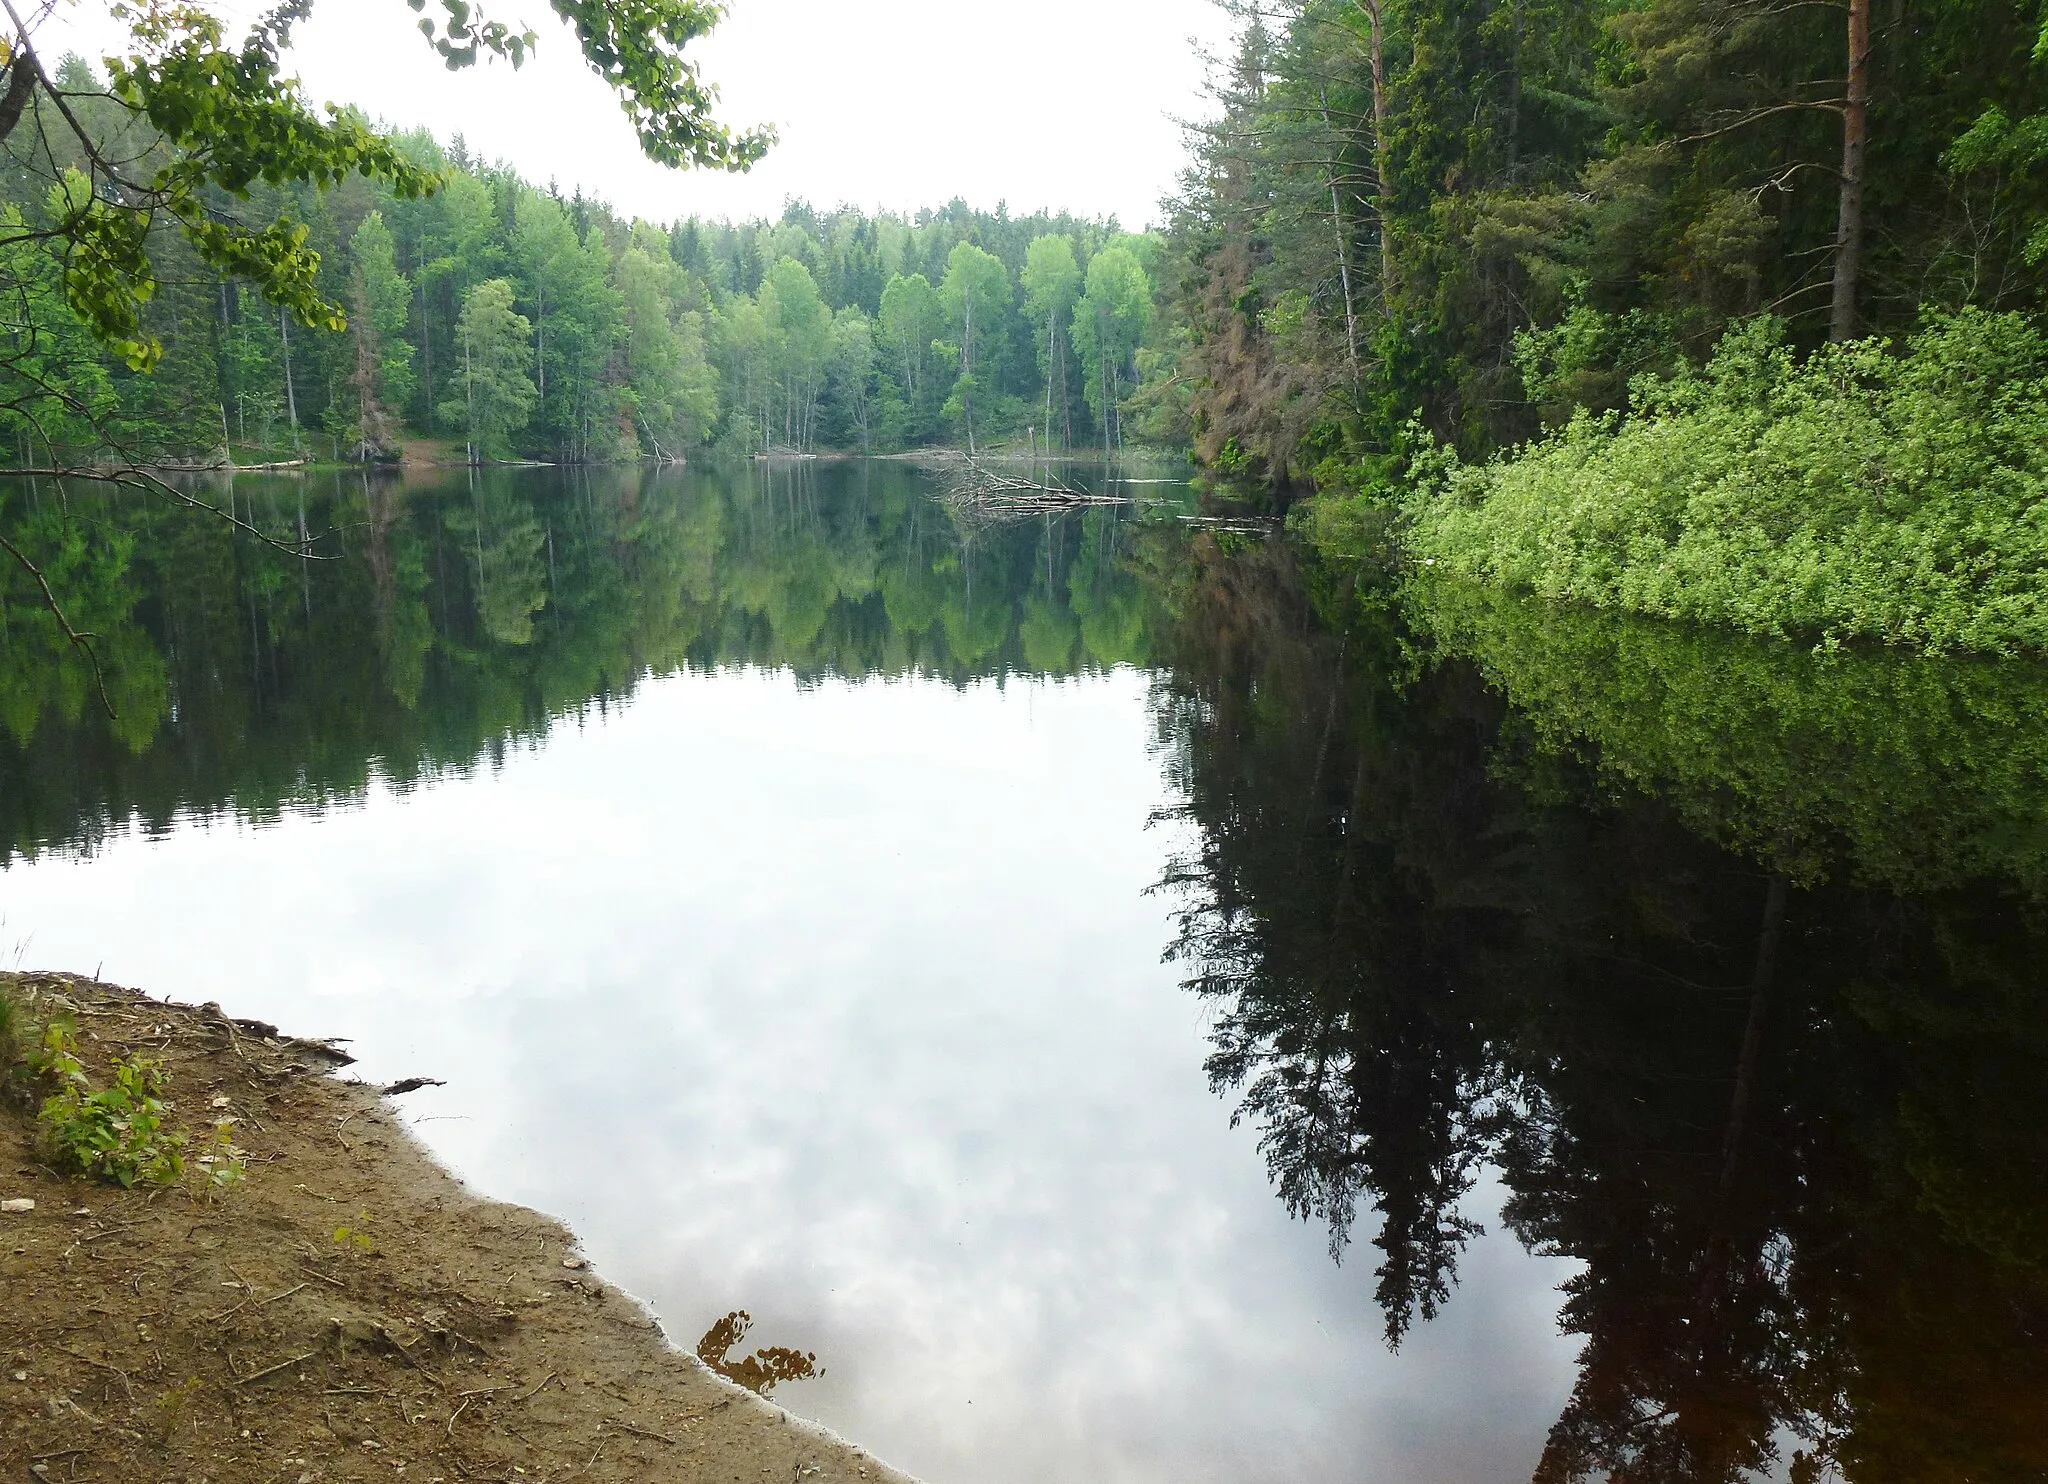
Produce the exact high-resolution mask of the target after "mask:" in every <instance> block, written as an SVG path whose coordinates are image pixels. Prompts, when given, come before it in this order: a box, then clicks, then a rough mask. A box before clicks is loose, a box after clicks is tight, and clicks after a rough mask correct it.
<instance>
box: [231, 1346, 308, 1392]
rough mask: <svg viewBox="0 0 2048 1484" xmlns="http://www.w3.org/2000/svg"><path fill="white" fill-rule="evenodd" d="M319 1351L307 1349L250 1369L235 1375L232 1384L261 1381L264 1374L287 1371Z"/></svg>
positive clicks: (239, 1384) (238, 1384) (240, 1384)
mask: <svg viewBox="0 0 2048 1484" xmlns="http://www.w3.org/2000/svg"><path fill="white" fill-rule="evenodd" d="M319 1353H320V1352H319V1351H317V1350H308V1351H307V1352H306V1353H305V1354H304V1355H294V1356H293V1357H292V1358H291V1359H290V1360H280V1361H279V1362H278V1363H277V1364H276V1365H270V1366H265V1367H264V1368H263V1369H262V1370H260V1371H251V1372H249V1374H248V1375H246V1376H237V1377H236V1378H235V1381H234V1384H235V1385H237V1386H247V1385H248V1384H249V1383H250V1382H252V1381H261V1380H262V1379H263V1378H264V1377H265V1376H274V1375H276V1374H277V1373H278V1372H279V1371H288V1370H290V1369H291V1368H292V1367H293V1366H295V1365H303V1364H305V1363H306V1362H307V1361H309V1360H311V1359H312V1358H313V1357H314V1356H316V1355H318V1354H319Z"/></svg>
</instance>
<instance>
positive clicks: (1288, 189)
mask: <svg viewBox="0 0 2048 1484" xmlns="http://www.w3.org/2000/svg"><path fill="white" fill-rule="evenodd" d="M1237 14H1238V17H1239V21H1240V30H1239V37H1238V42H1237V47H1236V51H1235V53H1234V55H1233V56H1231V57H1229V58H1226V59H1223V60H1222V61H1221V62H1220V63H1219V66H1218V72H1217V80H1216V84H1215V93H1216V103H1217V109H1216V113H1215V116H1214V117H1213V118H1212V119H1210V120H1209V121H1207V122H1205V123H1204V124H1202V125H1201V126H1200V127H1198V128H1197V129H1195V130H1194V132H1193V146H1194V159H1193V162H1192V164H1191V167H1190V169H1189V172H1188V174H1187V177H1186V183H1185V190H1184V192H1183V195H1182V198H1181V200H1180V201H1179V202H1178V204H1177V205H1176V207H1175V209H1174V211H1173V214H1172V219H1171V221H1170V224H1169V227H1168V230H1167V231H1166V233H1165V236H1166V239H1167V250H1166V253H1165V255H1164V266H1163V267H1162V269H1161V272H1160V279H1161V284H1162V292H1163V296H1164V306H1165V307H1164V319H1165V321H1166V328H1165V329H1164V330H1163V331H1162V332H1161V334H1160V336H1159V350H1158V353H1157V358H1156V362H1157V364H1158V366H1159V367H1160V368H1161V369H1162V371H1163V372H1165V373H1166V374H1168V375H1170V376H1171V377H1172V384H1171V390H1170V393H1164V392H1163V393H1162V397H1161V400H1162V401H1171V402H1172V403H1173V404H1174V405H1173V408H1172V410H1173V411H1174V412H1175V413H1176V414H1177V416H1178V418H1179V420H1180V424H1181V427H1182V428H1183V430H1184V432H1185V435H1186V436H1187V437H1188V438H1189V439H1190V440H1191V441H1192V443H1193V446H1194V448H1195V449H1196V451H1197V453H1198V455H1199V456H1200V457H1201V459H1202V460H1203V461H1204V462H1206V463H1208V464H1209V465H1211V466H1212V467H1215V468H1217V469H1220V470H1224V471H1229V472H1232V473H1236V474H1239V475H1241V476H1244V477H1246V478H1249V479H1251V480H1254V481H1258V482H1264V483H1267V484H1270V485H1274V486H1283V487H1285V486H1292V487H1296V488H1300V487H1303V486H1308V485H1313V486H1314V487H1315V488H1316V489H1318V490H1319V491H1320V492H1321V493H1322V496H1323V500H1324V503H1325V504H1326V505H1342V504H1346V503H1348V504H1351V505H1355V506H1356V505H1362V506H1365V507H1372V506H1380V507H1384V508H1386V509H1388V510H1391V511H1393V512H1394V513H1395V515H1396V518H1397V523H1405V530H1404V532H1403V535H1404V537H1405V541H1406V544H1407V545H1408V547H1409V549H1410V550H1411V552H1412V553H1413V554H1414V555H1416V556H1418V557H1421V558H1423V559H1426V560H1435V561H1437V562H1440V563H1445V564H1449V565H1452V566H1455V567H1457V568H1458V569H1459V570H1461V571H1463V572H1465V573H1467V574H1468V575H1471V576H1474V577H1477V578H1480V579H1481V580H1484V581H1488V582H1494V583H1499V584H1502V585H1507V586H1511V587H1518V588H1524V589H1530V590H1535V591H1538V592H1542V593H1544V594H1546V595H1548V596H1551V597H1556V598H1568V599H1572V600H1576V601H1582V602H1589V603H1593V604H1596V605H1601V606H1609V607H1616V608H1623V609H1630V610H1634V611H1640V612H1645V613H1654V614H1658V615H1660V616H1667V617H1679V618H1687V619H1693V620H1702V621H1707V622H1712V623H1716V624H1724V625H1731V626H1735V627H1742V628H1748V629H1752V630H1755V631H1759V632H1767V633H1786V634H1790V633H1821V634H1826V635H1830V636H1833V637H1837V638H1872V639H1878V640H1882V641H1885V642H1892V643H1905V644H1913V645H1920V646H1925V647H1929V648H1950V649H1978V650H1991V651H2004V652H2010V651H2015V650H2034V651H2039V650H2043V649H2048V610H2044V608H2043V606H2042V605H2043V601H2044V600H2043V594H2048V540H2044V528H2043V527H2042V525H2041V523H2040V522H2039V520H2038V519H2037V518H2036V514H2035V512H2037V511H2038V510H2039V509H2040V508H2041V507H2042V502H2043V500H2044V498H2048V457H2044V454H2043V452H2042V444H2041V439H2040V437H2039V429H2040V428H2041V427H2042V426H2044V425H2048V422H2044V419H2048V341H2044V339H2043V338H2042V336H2041V334H2040V333H2039V330H2040V325H2039V323H2038V315H2039V313H2040V311H2041V309H2042V289H2043V276H2042V273H2041V271H2040V260H2041V258H2042V257H2043V255H2044V254H2048V174H2044V171H2043V169H2042V166H2043V165H2044V163H2048V124H2044V120H2048V31H2044V30H2043V26H2042V16H2041V15H2040V13H2039V11H2038V7H2035V6H2032V5H2020V4H2017V3H2013V0H1957V3H1944V4H1941V5H1936V6H1921V7H1909V6H1905V5H1901V4H1886V3H1882V0H1879V3H1875V4H1873V0H1812V3H1802V4H1793V5H1786V4H1780V3H1776V0H1626V3H1623V4H1610V3H1607V0H1302V3H1296V4H1290V5H1287V6H1283V7H1279V8H1277V9H1275V8H1271V7H1255V6H1252V5H1243V6H1241V7H1239V8H1238V11H1237ZM1327 514H1328V512H1326V517H1327ZM1340 524H1341V522H1340ZM1350 526H1351V530H1350V532H1349V536H1348V538H1345V537H1339V538H1338V539H1340V541H1341V540H1343V539H1353V540H1355V539H1357V538H1358V537H1359V536H1361V535H1365V536H1370V537H1373V538H1374V539H1377V537H1378V536H1379V535H1383V534H1384V531H1385V527H1384V523H1382V524H1381V525H1380V526H1378V527H1374V526H1373V523H1372V522H1370V521H1359V520H1355V519H1354V520H1352V521H1351V522H1350ZM1324 534H1325V535H1326V536H1327V535H1332V534H1334V533H1333V532H1332V531H1331V530H1330V529H1329V528H1327V527H1326V528H1325V531H1324Z"/></svg>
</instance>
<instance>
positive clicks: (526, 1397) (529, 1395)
mask: <svg viewBox="0 0 2048 1484" xmlns="http://www.w3.org/2000/svg"><path fill="white" fill-rule="evenodd" d="M554 1379H555V1373H554V1372H553V1371H549V1372H548V1373H547V1374H546V1375H545V1376H542V1377H541V1378H540V1385H539V1386H536V1387H534V1388H533V1390H531V1391H529V1392H526V1393H525V1394H523V1395H521V1396H515V1397H513V1398H512V1400H513V1401H515V1402H530V1401H532V1400H533V1399H534V1398H535V1397H537V1396H539V1395H540V1394H541V1391H542V1390H543V1389H544V1388H545V1387H546V1386H547V1384H548V1382H550V1381H552V1380H554Z"/></svg>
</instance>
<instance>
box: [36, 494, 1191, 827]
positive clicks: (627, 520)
mask: <svg viewBox="0 0 2048 1484" xmlns="http://www.w3.org/2000/svg"><path fill="white" fill-rule="evenodd" d="M206 495H207V498H208V499H209V500H210V501H212V502H214V503H217V504H220V505H221V506H222V507H223V508H226V507H227V506H229V505H232V506H233V508H234V509H235V510H236V511H237V512H238V513H239V514H240V515H241V516H242V517H243V518H244V519H248V520H253V521H256V522H258V523H259V524H262V525H264V526H265V527H266V528H267V529H268V528H275V529H276V530H277V532H278V533H279V534H281V535H290V536H293V537H296V535H297V532H298V530H299V529H300V527H301V526H304V527H307V528H309V529H310V530H312V531H314V532H316V533H317V532H323V531H324V532H330V533H335V534H331V535H329V536H328V537H326V538H325V540H324V542H323V547H322V550H323V555H324V556H325V557H327V558H328V559H327V560H323V561H317V562H302V561H298V560H294V559H292V558H291V557H289V556H287V555H285V554H282V553H279V552H277V551H274V550H271V549H270V548H267V547H264V546H263V545H261V543H258V542H255V541H253V540H251V539H250V538H248V537H247V536H245V535H240V534H238V533H236V532H235V531H234V530H232V529H231V528H230V527H228V526H227V525H225V524H224V523H223V522H220V521H218V520H213V519H208V518H202V517H199V516H187V515H184V514H181V513H179V512H175V511H166V510H165V509H163V508H162V507H158V506H148V507H142V506H132V507H131V506H124V505H123V504H122V503H121V501H120V499H119V497H118V496H110V495H108V494H107V493H106V492H105V491H104V490H96V489H88V490H84V491H79V490H73V491H71V492H70V495H69V499H68V501H67V500H63V499H60V498H59V497H58V492H57V491H55V490H54V489H53V488H52V487H51V486H49V485H48V484H47V483H44V484H42V485H39V486H38V485H31V484H27V483H23V482H20V481H16V482H14V483H11V484H8V485H5V486H4V487H0V499H5V500H7V501H10V502H13V504H14V505H19V506H21V507H23V508H22V509H21V510H19V511H17V512H16V516H14V517H10V518H11V519H14V522H15V524H14V528H16V529H19V530H21V531H22V532H23V533H24V539H25V540H31V541H32V544H34V546H35V554H36V556H37V559H38V560H39V561H41V562H43V563H44V564H45V565H46V567H47V569H48V570H49V571H50V572H51V573H52V574H53V577H54V579H55V580H56V581H57V582H58V583H59V585H60V587H62V589H63V590H64V592H65V594H66V599H67V603H68V605H69V609H70V611H71V612H72V614H73V616H74V618H75V619H76V620H77V621H78V622H79V623H80V624H82V625H83V626H86V627H90V628H92V629H94V630H95V631H96V632H97V633H98V634H99V636H100V639H99V644H100V652H101V654H102V656H103V658H104V659H105V660H106V662H107V664H106V668H107V678H108V688H109V691H110V693H111V696H112V699H113V700H114V702H115V709H116V716H115V718H114V719H113V720H112V721H111V722H110V721H109V720H108V718H107V717H106V716H105V715H104V714H103V713H102V712H101V711H100V709H99V708H98V707H97V703H96V702H95V703H94V704H93V705H90V706H89V705H87V704H86V702H87V699H88V697H89V696H90V695H91V676H90V671H89V668H88V667H87V666H85V665H84V664H83V663H82V662H81V661H80V660H79V658H78V657H77V656H76V655H74V654H72V653H71V652H70V647H69V646H68V645H67V644H65V643H64V642H63V640H62V638H61V636H60V635H59V634H58V632H57V630H56V628H55V625H54V624H53V623H52V622H51V620H50V619H49V616H48V614H47V612H46V611H45V610H44V609H43V607H42V606H41V604H40V602H39V600H37V599H38V595H35V594H30V593H27V592H25V591H20V590H19V589H20V586H21V583H20V580H19V579H20V577H21V574H19V573H18V572H17V573H15V574H14V575H13V576H12V577H6V579H5V580H4V581H0V859H4V858H5V856H7V855H8V854H11V853H13V852H15V851H19V850H24V849H29V850H32V849H37V848H41V847H43V846H46V845H60V844H74V845H76V844H90V842H91V841H92V840H93V839H95V838H97V836H98V835H99V834H100V833H102V832H103V831H105V830H106V829H107V828H108V827H109V826H110V825H112V824H114V823H115V822H118V821H125V820H126V819H127V818H128V817H129V816H130V814H131V813H139V814H140V815H141V817H142V819H143V820H144V822H145V823H146V824H147V825H148V826H149V827H151V828H159V827H163V826H165V825H166V824H167V823H168V821H169V820H171V819H172V818H173V817H174V816H176V815H177V814H178V813H180V812H181V811H192V810H197V811H200V812H202V813H203V812H210V811H214V810H219V809H223V808H229V809H233V810H236V811H239V812H242V813H245V814H248V815H252V816H256V817H266V816H268V815H270V814H274V813H275V812H276V811H277V810H279V809H282V808H286V807H293V806H303V805H318V804H319V803H321V802H322V801H324V800H328V799H332V798H345V797H350V796H353V795H355V794H358V793H360V792H361V790H362V789H364V788H365V787H366V786H367V785H368V783H369V781H370V779H371V777H372V776H373V775H382V776H383V777H386V778H388V779H390V780H391V781H393V782H395V783H397V784H399V785H400V786H404V785H406V784H409V783H410V782H412V781H413V780H416V779H418V778H421V777H423V776H429V775H432V774H434V773H435V772H437V771H440V770H445V769H453V770H461V769H464V768H467V767H470V766H472V765H473V764H474V762H475V761H476V760H478V759H479V758H480V757H495V756H498V755H501V754H502V753H503V751H504V749H505V748H506V746H507V745H509V744H511V743H513V742H515V741H518V740H520V739H526V738H533V737H536V736H539V735H540V734H542V733H543V732H544V731H545V730H546V728H547V727H548V726H550V725H551V724H552V722H553V721H554V720H555V719H556V718H558V717H560V716H562V715H563V714H565V713H568V712H573V711H576V710H579V709H581V708H582V707H585V706H588V705H592V704H597V705H603V704H608V703H609V700H610V699H611V698H613V697H615V696H618V695H622V694H625V693H628V692H630V691H631V690H632V689H633V688H634V687H635V686H636V685H637V684H638V683H639V682H640V680H641V679H642V677H644V676H646V675H648V674H650V673H652V674H662V673H669V672H673V671H676V670H678V669H684V668H704V669H709V668H716V667H720V666H725V665H736V664H752V665H768V666H776V667H783V668H787V669H790V670H793V671H795V672H796V673H797V674H798V675H800V676H803V677H805V678H806V679H808V678H812V677H816V676H820V675H827V674H831V675H841V676H847V677H853V678H858V677H861V676H866V675H900V674H906V673H918V674H923V675H927V676H932V677H936V678H939V679H942V680H944V681H947V682H950V683H954V684H965V683H968V682H971V681H973V680H976V679H979V678H982V677H995V676H1002V675H1006V674H1010V673H1015V672H1024V673H1030V674H1045V673H1053V674H1073V673H1078V672H1082V671H1086V670H1090V669H1095V668H1099V667H1103V666H1107V665H1112V664H1117V663H1121V662H1124V661H1127V660H1131V659H1136V658H1141V657H1142V656H1143V654H1144V652H1145V638H1144V630H1145V626H1146V624H1147V623H1148V622H1149V620H1150V617H1151V608H1150V606H1149V604H1150V601H1151V600H1150V599H1149V598H1148V596H1147V593H1148V592H1149V591H1150V588H1149V587H1148V585H1147V583H1146V581H1145V580H1144V578H1143V574H1142V572H1141V570H1140V567H1141V565H1142V564H1141V563H1140V562H1139V561H1138V559H1137V558H1138V555H1139V554H1141V553H1143V552H1145V551H1147V550H1149V549H1150V548H1151V547H1155V546H1162V545H1170V544H1171V542H1172V540H1173V535H1172V532H1173V527H1172V525H1171V523H1170V522H1169V523H1166V524H1164V525H1155V526H1150V527H1134V526H1133V525H1132V523H1131V521H1130V518H1129V515H1128V513H1127V512H1121V511H1114V510H1091V511H1090V512H1088V513H1087V514H1086V515H1085V516H1083V517H1075V518H1071V519H1067V520H1055V521H1048V522H1029V523H1026V524H1025V525H1022V526H1017V527H1005V528H1001V529H993V530H978V531H972V532H969V531H966V530H963V529H962V528H961V527H960V526H958V525H957V524H956V523H955V521H954V519H953V518H952V517H951V516H950V515H949V514H948V512H947V511H946V510H945V509H944V508H943V507H941V506H939V505H938V504H936V503H935V502H934V501H933V500H931V499H930V497H929V486H928V483H927V481H925V480H924V479H923V477H922V476H920V475H919V474H918V473H917V472H916V471H914V470H911V469H908V468H905V467H903V466H900V465H886V464H884V465H873V466H865V465H864V466H857V467H853V468H847V467H843V466H837V467H832V468H828V469H820V468H817V467H815V466H800V467H798V468H796V469H790V470H758V471H756V470H748V471H740V472H738V473H735V474H721V473H709V474H706V473H687V474H684V473H677V472H675V471H661V472H658V473H651V472H649V471H646V470H640V469H621V470H613V471H592V470H574V471H517V472H515V471H503V470H486V471H481V472H475V473H472V472H471V471H468V470H464V471H459V472H456V471H450V472H447V473H444V474H436V475H431V476H427V477H424V478H414V477H408V478H406V479H403V480H392V479H389V478H369V477H365V476H363V475H360V474H350V475H337V476H334V477H331V478H318V477H313V478H278V477H261V476H239V477H235V478H232V479H228V478H221V479H216V480H212V481H211V482H209V484H208V486H207V490H206ZM10 508H12V506H10ZM38 522H41V524H38ZM45 527H47V529H45ZM970 542H971V550H970ZM970 584H971V593H970Z"/></svg>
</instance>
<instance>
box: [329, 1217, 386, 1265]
mask: <svg viewBox="0 0 2048 1484" xmlns="http://www.w3.org/2000/svg"><path fill="white" fill-rule="evenodd" d="M356 1223H357V1224H356V1225H354V1226H337V1227H336V1228H335V1229H334V1245H335V1246H337V1247H339V1248H341V1250H342V1251H344V1252H346V1253H348V1254H349V1255H350V1256H351V1257H368V1256H369V1255H370V1254H371V1253H372V1252H374V1251H376V1250H377V1244H376V1243H375V1242H373V1241H371V1240H370V1233H369V1232H368V1231H367V1230H366V1228H367V1227H368V1226H369V1224H370V1213H369V1212H367V1211H358V1212H356Z"/></svg>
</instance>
